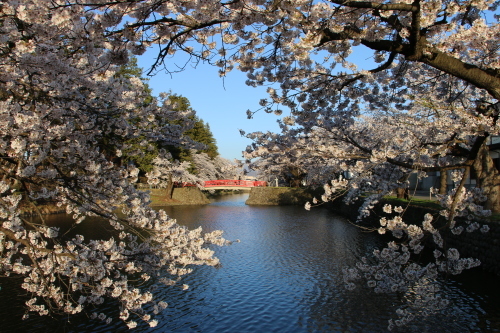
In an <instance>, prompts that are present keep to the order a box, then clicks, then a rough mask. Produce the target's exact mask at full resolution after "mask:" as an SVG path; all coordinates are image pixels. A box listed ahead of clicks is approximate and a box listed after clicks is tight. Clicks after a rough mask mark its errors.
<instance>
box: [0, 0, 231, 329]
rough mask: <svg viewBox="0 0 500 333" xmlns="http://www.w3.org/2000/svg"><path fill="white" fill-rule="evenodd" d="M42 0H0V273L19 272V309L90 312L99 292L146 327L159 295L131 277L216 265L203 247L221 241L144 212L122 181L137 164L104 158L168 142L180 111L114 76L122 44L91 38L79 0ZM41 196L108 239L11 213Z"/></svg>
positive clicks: (129, 179) (165, 279)
mask: <svg viewBox="0 0 500 333" xmlns="http://www.w3.org/2000/svg"><path fill="white" fill-rule="evenodd" d="M60 3H61V4H64V3H65V2H60ZM54 6H57V3H56V2H38V1H21V2H17V1H8V2H2V3H1V4H0V20H1V25H0V30H1V36H2V42H1V51H0V62H1V66H2V69H3V70H2V72H1V73H0V78H1V79H0V82H1V84H0V95H1V96H0V104H1V107H0V110H1V113H0V117H1V118H0V119H1V124H2V126H1V131H2V135H1V138H2V139H1V141H0V154H1V162H0V168H1V169H0V173H1V176H2V180H1V181H0V216H1V220H0V223H1V224H0V272H1V274H2V275H5V276H11V275H21V276H24V280H23V282H22V287H23V288H24V289H26V291H27V292H28V294H29V295H30V298H29V300H28V301H27V302H26V305H27V308H28V310H29V311H33V312H36V313H38V314H40V315H46V314H49V313H50V312H57V311H60V312H64V313H68V314H75V313H79V312H82V311H88V312H93V311H95V310H94V309H95V305H99V304H101V303H103V302H104V300H105V299H109V298H111V299H114V300H116V304H117V305H118V306H119V308H120V319H121V320H123V321H124V322H125V323H126V324H127V325H128V326H129V327H135V326H136V325H137V322H138V321H144V322H146V323H148V324H149V325H150V326H155V325H156V324H157V321H156V319H154V317H153V316H154V314H155V313H158V312H159V311H160V310H161V309H163V308H165V306H166V304H167V303H166V302H165V301H164V300H156V299H154V297H153V294H152V290H149V289H148V288H139V286H138V283H136V282H133V281H139V283H140V281H142V282H144V281H148V280H150V279H153V280H156V279H158V277H159V276H160V277H161V278H160V280H159V281H157V282H158V283H164V284H167V285H174V284H177V283H178V282H179V280H180V278H181V277H182V276H183V275H185V274H187V273H189V272H190V271H191V270H192V268H191V266H193V265H201V264H207V265H212V266H214V265H217V264H218V260H217V259H216V258H214V257H213V251H212V250H210V249H207V248H206V247H205V245H206V244H209V243H215V244H219V245H222V244H224V243H225V241H224V239H223V238H221V232H212V233H209V234H203V233H202V231H201V230H200V229H197V230H188V229H186V228H184V227H182V226H179V225H178V224H176V221H175V220H173V219H171V218H170V217H168V216H167V215H166V214H165V212H163V211H159V212H157V211H154V210H152V209H150V208H149V207H148V203H149V199H148V196H147V195H146V194H145V193H143V192H140V191H137V190H136V189H135V188H134V183H135V182H136V180H137V174H138V169H137V168H135V167H133V166H130V167H121V166H119V165H117V164H115V163H113V162H112V161H111V160H110V158H109V156H111V155H112V156H120V155H121V152H122V151H124V150H125V149H127V147H126V142H130V140H132V139H134V138H138V137H143V138H144V140H145V141H146V142H162V143H164V144H169V145H176V144H179V140H180V139H181V138H182V133H183V132H184V130H185V129H183V128H182V126H180V125H172V124H173V123H174V122H175V121H176V120H179V119H182V118H184V117H185V116H186V115H184V114H183V113H179V112H172V110H171V105H170V104H169V103H168V96H166V95H165V96H161V97H160V98H158V99H155V100H153V101H152V102H151V103H149V104H148V105H145V104H144V95H143V91H144V89H143V84H142V82H141V80H139V79H137V78H135V77H130V78H126V77H123V76H120V75H116V74H117V72H118V70H119V68H120V65H122V64H124V63H125V62H126V61H127V52H128V51H127V50H125V49H122V48H121V47H120V46H118V45H116V44H113V42H106V41H105V39H103V37H102V36H104V35H103V30H102V29H103V28H104V27H106V25H107V24H109V23H110V21H106V20H104V21H100V23H96V24H95V25H93V26H91V25H92V24H90V25H88V24H89V22H90V20H91V19H92V13H91V12H89V11H88V10H87V9H88V8H86V7H85V6H81V7H79V6H76V7H71V6H68V7H65V8H62V7H61V8H60V9H58V10H55V9H54ZM105 21H106V22H105ZM95 36H100V37H99V38H96V37H95ZM160 118H161V119H165V120H167V119H168V120H170V121H169V122H164V123H158V122H156V120H157V119H160ZM110 147H111V148H110ZM46 203H50V204H53V205H57V206H59V207H62V208H64V209H65V210H66V213H67V214H68V215H69V216H72V218H73V220H74V224H79V223H84V220H85V218H86V217H88V216H101V217H103V218H104V219H106V220H107V221H108V223H109V225H110V227H111V228H112V229H114V233H113V236H111V237H110V238H109V239H103V240H95V239H85V238H84V237H83V236H81V235H76V236H74V237H69V236H67V235H66V234H64V233H62V232H61V233H60V232H59V230H58V229H57V228H54V227H50V226H48V225H47V224H46V223H45V221H44V219H43V216H40V222H36V223H35V222H33V221H32V220H29V219H27V218H25V217H23V212H25V211H26V210H33V211H36V210H37V209H38V205H39V204H46ZM117 209H118V210H119V211H120V215H118V214H116V213H115V212H116V210H117ZM146 308H147V309H150V311H149V313H148V311H146V310H145V309H146ZM94 317H97V318H99V319H101V320H105V321H107V322H109V321H111V320H112V318H110V317H108V315H107V314H97V313H96V314H94Z"/></svg>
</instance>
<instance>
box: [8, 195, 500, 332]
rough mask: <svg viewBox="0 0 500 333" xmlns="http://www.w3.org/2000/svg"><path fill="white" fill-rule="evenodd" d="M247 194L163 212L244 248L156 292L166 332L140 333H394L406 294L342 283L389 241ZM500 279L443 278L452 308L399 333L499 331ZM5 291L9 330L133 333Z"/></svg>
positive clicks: (329, 215) (318, 213)
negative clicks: (49, 313)
mask: <svg viewBox="0 0 500 333" xmlns="http://www.w3.org/2000/svg"><path fill="white" fill-rule="evenodd" d="M246 198H247V195H245V194H241V195H230V196H224V197H221V198H220V199H216V200H214V201H213V202H212V203H211V204H209V205H206V206H174V207H165V208H164V209H166V211H167V212H168V213H169V214H170V215H171V216H173V217H174V218H176V219H177V220H178V223H180V224H183V225H186V226H188V227H190V228H196V227H198V226H201V227H203V229H204V230H207V231H211V230H217V229H222V230H224V231H225V238H226V239H229V240H236V239H239V240H240V242H239V243H234V244H233V245H230V246H226V247H221V248H216V254H217V257H218V258H219V259H220V261H221V262H222V267H221V268H213V267H198V268H196V269H195V271H194V273H193V274H190V275H189V276H187V277H186V278H185V280H184V283H186V284H188V285H189V286H190V288H189V289H188V290H185V291H183V290H180V289H179V288H163V289H160V290H159V293H158V294H157V295H156V296H157V297H159V298H160V299H163V300H164V301H165V302H167V303H168V304H169V306H168V307H167V309H165V310H164V311H163V312H162V313H161V314H160V315H158V316H157V319H158V320H159V324H158V326H157V327H154V328H150V327H149V326H147V325H145V324H139V325H138V327H137V328H136V329H134V330H132V331H135V332H202V333H204V332H207V333H209V332H214V333H215V332H217V333H222V332H228V333H233V332H234V333H240V332H248V333H251V332H256V333H261V332H263V333H267V332H284V333H288V332H290V333H293V332H387V325H388V320H389V319H391V318H394V319H396V315H395V312H394V311H395V309H396V308H397V306H398V305H399V302H400V298H399V297H398V296H396V295H378V294H374V293H372V292H369V291H367V289H365V288H362V287H361V288H356V289H355V290H353V291H348V290H346V289H345V288H344V287H343V283H342V272H341V270H342V268H343V267H346V266H348V265H353V264H354V263H355V262H356V261H357V260H358V259H359V258H360V257H361V256H363V255H365V254H367V253H371V252H372V251H373V249H374V248H375V247H378V246H380V245H381V240H380V238H379V237H378V236H377V235H376V234H373V233H366V232H363V230H361V229H359V228H358V227H356V226H354V225H352V224H350V223H349V222H347V221H345V220H343V219H341V218H339V217H337V216H336V215H335V214H334V212H331V211H328V210H327V209H313V210H312V211H306V210H304V209H303V207H295V206H272V207H267V206H266V207H261V206H247V205H245V200H246ZM62 218H63V217H61V216H54V217H51V219H62ZM54 223H55V222H54ZM93 223H94V224H92V222H89V225H88V229H87V230H86V231H85V230H84V231H82V232H84V233H87V234H88V236H89V237H90V236H96V235H98V234H99V228H98V227H97V225H98V222H93ZM499 282H500V279H499V278H498V277H495V276H491V275H488V274H483V273H481V272H473V273H471V274H466V275H465V276H462V277H460V278H448V279H443V280H442V281H440V284H441V288H442V293H443V295H444V296H446V297H447V298H448V299H449V300H450V306H449V307H448V308H447V309H446V310H445V311H443V312H441V313H439V314H435V315H432V316H430V317H425V318H419V319H418V320H416V321H415V322H413V323H412V324H411V325H409V326H407V327H405V328H403V329H401V330H399V331H397V332H500V301H499V299H500V284H499ZM0 287H1V290H0V295H1V296H2V298H1V299H2V301H1V303H0V332H130V330H128V329H127V328H126V326H125V325H124V324H123V323H122V322H121V321H120V320H115V321H114V322H113V323H111V325H105V324H103V323H102V322H100V321H98V320H97V321H96V320H89V319H87V318H86V317H84V316H78V317H69V318H50V317H46V318H40V317H38V316H37V315H32V316H30V318H29V319H27V320H24V321H22V320H21V316H22V315H23V314H24V310H23V304H22V301H21V299H22V294H23V291H22V290H21V289H19V288H16V287H15V285H14V283H13V282H12V280H7V279H4V278H2V279H0ZM20 295H21V297H20ZM400 297H401V296H400ZM402 297H404V295H403V296H402ZM107 306H108V305H106V304H105V306H104V309H103V310H106V307H107ZM109 306H111V305H109ZM113 311H114V310H113Z"/></svg>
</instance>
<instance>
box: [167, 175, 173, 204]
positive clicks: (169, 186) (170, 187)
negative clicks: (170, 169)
mask: <svg viewBox="0 0 500 333" xmlns="http://www.w3.org/2000/svg"><path fill="white" fill-rule="evenodd" d="M173 193H174V182H173V181H172V174H169V175H168V182H167V189H166V197H167V199H172V194H173Z"/></svg>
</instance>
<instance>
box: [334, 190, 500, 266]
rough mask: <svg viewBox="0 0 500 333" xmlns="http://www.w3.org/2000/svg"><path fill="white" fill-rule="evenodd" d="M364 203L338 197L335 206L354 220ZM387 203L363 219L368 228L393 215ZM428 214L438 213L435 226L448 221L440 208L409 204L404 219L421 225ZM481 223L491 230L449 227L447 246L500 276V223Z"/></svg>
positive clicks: (483, 221) (339, 211)
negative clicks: (455, 231) (387, 210)
mask: <svg viewBox="0 0 500 333" xmlns="http://www.w3.org/2000/svg"><path fill="white" fill-rule="evenodd" d="M361 204H362V203H361V202H356V203H354V204H351V205H346V204H344V203H343V202H342V201H341V200H338V201H336V202H334V203H333V204H332V205H331V207H332V209H334V211H335V212H336V213H338V214H339V215H341V216H343V217H345V218H347V219H349V220H350V221H353V222H354V221H356V219H357V217H358V214H359V212H358V209H359V207H360V206H361ZM383 205H384V202H382V203H380V204H378V205H377V206H376V207H375V208H374V209H373V212H372V213H371V215H370V217H368V218H365V219H363V221H361V222H360V224H361V225H362V226H364V227H373V228H374V229H375V228H378V227H380V222H379V221H380V218H381V217H383V216H386V217H389V215H388V214H385V213H383V212H382V206H383ZM427 213H431V214H432V215H433V216H434V219H435V222H434V224H435V225H438V226H439V225H443V224H444V223H445V220H444V218H443V217H442V216H439V211H438V210H432V209H429V208H425V207H418V206H408V207H407V208H406V211H405V213H404V217H403V220H404V221H405V222H406V223H412V224H415V225H419V226H421V225H422V221H423V220H424V215H425V214H427ZM477 222H478V223H479V224H481V225H484V224H486V225H488V227H489V229H490V230H489V231H488V232H487V233H482V232H481V231H479V230H476V231H473V232H470V233H468V232H466V231H465V230H464V231H463V232H462V233H461V234H460V235H454V234H452V233H451V231H449V229H446V231H444V232H441V235H442V236H443V240H444V246H445V248H456V249H457V250H459V252H460V256H461V257H462V258H469V257H470V258H476V259H479V260H480V261H481V268H482V269H483V270H485V271H487V272H490V273H494V274H496V275H500V223H499V222H497V221H487V220H480V221H479V220H478V221H477ZM457 225H463V226H464V227H466V226H467V224H466V223H465V221H458V224H457ZM429 246H431V247H432V242H429Z"/></svg>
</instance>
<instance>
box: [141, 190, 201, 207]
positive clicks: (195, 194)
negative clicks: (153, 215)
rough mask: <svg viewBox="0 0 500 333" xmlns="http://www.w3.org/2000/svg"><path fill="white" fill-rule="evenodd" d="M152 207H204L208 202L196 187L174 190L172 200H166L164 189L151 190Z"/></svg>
mask: <svg viewBox="0 0 500 333" xmlns="http://www.w3.org/2000/svg"><path fill="white" fill-rule="evenodd" d="M149 191H150V194H151V201H152V203H151V204H152V205H153V206H176V205H206V204H209V203H210V200H209V199H208V198H207V197H206V196H205V194H204V193H203V192H202V191H200V189H198V188H196V187H182V188H174V191H173V194H172V199H167V198H166V197H167V196H166V192H165V190H164V189H151V190H149Z"/></svg>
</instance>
